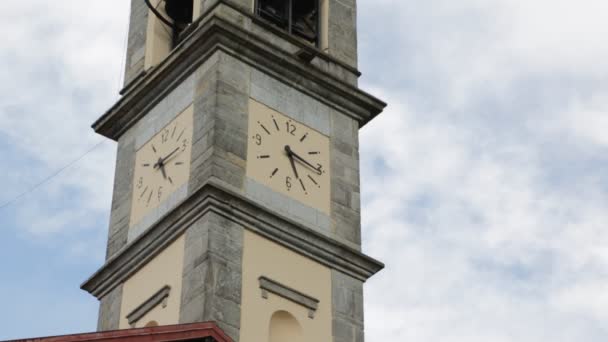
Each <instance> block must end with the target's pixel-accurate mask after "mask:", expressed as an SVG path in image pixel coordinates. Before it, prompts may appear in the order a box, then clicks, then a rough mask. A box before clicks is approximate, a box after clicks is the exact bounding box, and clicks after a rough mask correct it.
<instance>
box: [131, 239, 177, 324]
mask: <svg viewBox="0 0 608 342" xmlns="http://www.w3.org/2000/svg"><path fill="white" fill-rule="evenodd" d="M185 241H186V240H185V237H184V236H183V235H182V236H181V237H180V238H178V239H177V240H175V241H174V242H173V243H172V244H171V245H169V246H168V247H167V248H166V249H165V250H164V251H162V252H161V253H160V254H159V255H157V256H156V257H155V258H154V259H152V261H150V262H149V263H148V264H147V265H146V266H144V267H143V268H142V269H141V270H139V271H138V272H137V273H136V274H134V275H133V276H131V278H129V279H128V280H127V281H126V282H125V283H124V285H123V293H122V303H121V308H120V329H126V328H129V327H130V326H129V322H128V321H127V315H128V314H130V313H131V312H132V311H133V310H134V309H136V308H137V307H138V306H140V305H141V304H142V303H144V302H145V301H147V300H148V299H149V298H150V297H152V296H153V295H154V294H155V293H157V292H158V291H159V290H160V289H162V288H163V287H164V286H167V285H168V286H170V287H171V292H170V294H169V298H168V299H167V306H166V307H164V308H163V307H162V305H158V306H157V307H155V308H154V309H153V310H151V311H150V312H148V313H147V314H146V315H145V316H144V317H143V318H142V319H140V320H139V321H138V322H137V324H136V325H135V327H137V328H140V327H143V326H145V325H146V324H147V323H148V322H149V321H152V320H153V321H156V322H158V323H159V324H160V325H169V324H177V323H179V306H180V302H181V293H182V269H183V263H184V247H185Z"/></svg>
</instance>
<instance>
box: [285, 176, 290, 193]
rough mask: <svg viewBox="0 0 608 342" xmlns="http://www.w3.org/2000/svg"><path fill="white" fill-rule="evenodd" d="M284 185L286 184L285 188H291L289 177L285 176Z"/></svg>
mask: <svg viewBox="0 0 608 342" xmlns="http://www.w3.org/2000/svg"><path fill="white" fill-rule="evenodd" d="M285 186H287V190H288V191H289V190H291V177H287V178H285Z"/></svg>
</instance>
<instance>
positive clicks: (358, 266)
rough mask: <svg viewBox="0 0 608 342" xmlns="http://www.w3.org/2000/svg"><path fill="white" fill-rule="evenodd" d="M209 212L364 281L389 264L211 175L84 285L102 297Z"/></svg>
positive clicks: (93, 293)
mask: <svg viewBox="0 0 608 342" xmlns="http://www.w3.org/2000/svg"><path fill="white" fill-rule="evenodd" d="M210 213H215V214H217V215H220V216H221V217H223V218H225V219H227V220H230V221H233V222H235V223H238V224H239V225H241V226H243V227H245V229H248V230H251V231H253V232H255V233H257V234H259V235H261V236H264V237H265V238H267V239H269V240H272V241H275V242H276V243H279V244H281V245H283V246H285V247H287V248H289V249H291V250H293V251H295V252H297V253H299V254H301V255H305V256H307V257H309V258H311V259H313V260H315V261H317V262H319V263H321V264H323V265H326V266H328V267H330V268H332V269H336V270H339V271H341V272H343V273H345V274H347V275H350V276H352V277H353V278H355V279H359V280H361V281H366V280H367V279H369V278H370V277H371V276H373V275H374V274H376V273H377V272H379V271H380V270H382V269H383V268H384V264H382V263H381V262H379V261H377V260H375V259H373V258H371V257H369V256H367V255H365V254H363V253H361V252H360V251H358V250H355V249H353V248H351V247H349V246H347V245H345V244H342V243H340V242H338V241H336V240H334V239H331V238H329V237H326V236H324V235H322V234H319V233H317V232H316V231H314V230H313V229H311V228H310V227H307V226H305V225H303V224H301V223H297V222H295V221H293V220H290V219H289V218H286V217H285V216H283V215H281V214H279V213H276V212H274V211H273V210H272V209H269V208H266V207H263V206H261V205H260V204H257V203H255V202H253V201H251V200H250V199H248V198H246V197H244V196H242V195H241V194H239V193H238V192H236V191H233V190H232V189H230V186H229V185H226V184H225V183H224V182H222V181H220V180H217V179H213V178H211V179H210V180H209V181H208V182H207V183H205V184H203V185H202V186H201V187H200V188H199V189H198V190H196V191H194V192H193V194H192V196H190V197H188V198H187V199H186V200H184V201H183V202H182V203H181V204H179V205H178V206H177V207H176V208H175V209H174V210H172V211H171V212H170V213H169V214H167V215H166V216H164V217H163V218H161V219H160V220H159V221H158V222H157V223H156V224H155V225H154V226H152V227H150V228H149V229H148V230H147V231H146V232H145V233H143V234H142V235H141V236H139V237H138V238H137V239H135V240H134V241H133V242H131V243H130V244H128V245H126V246H124V247H123V248H122V250H121V251H120V252H118V253H117V254H116V255H114V256H113V257H112V258H110V259H109V260H107V262H106V263H105V264H104V265H103V266H102V267H101V269H99V270H98V271H97V272H96V273H95V274H93V275H92V276H91V277H90V278H89V279H88V280H86V281H85V282H84V283H83V284H82V285H81V288H82V289H83V290H85V291H87V292H89V293H91V294H92V295H94V296H95V297H97V298H99V299H101V298H102V297H103V296H105V295H106V294H108V293H109V292H110V291H112V290H113V289H114V288H115V287H116V286H118V285H120V284H121V283H123V282H124V281H125V280H126V279H128V278H129V277H130V276H131V275H132V274H134V273H136V272H137V271H138V270H139V269H141V267H143V266H144V265H146V263H148V262H149V261H150V260H151V259H153V258H154V257H155V256H156V255H157V254H158V253H160V252H161V251H162V250H163V249H165V248H166V247H167V246H168V245H169V244H171V242H173V241H175V240H176V239H177V238H178V237H179V236H181V235H182V234H183V233H184V232H185V231H186V230H187V229H188V228H189V227H190V226H192V225H193V224H194V223H195V222H196V221H197V220H199V219H200V218H203V217H204V216H205V215H208V214H210Z"/></svg>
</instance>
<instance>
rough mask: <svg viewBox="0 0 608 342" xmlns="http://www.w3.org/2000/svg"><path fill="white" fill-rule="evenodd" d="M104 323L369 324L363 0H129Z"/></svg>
mask: <svg viewBox="0 0 608 342" xmlns="http://www.w3.org/2000/svg"><path fill="white" fill-rule="evenodd" d="M130 20H131V22H130V28H129V44H128V50H127V57H126V76H125V87H124V89H123V90H122V91H121V94H122V95H123V97H122V98H121V99H120V100H119V101H118V102H117V103H116V104H115V105H114V106H113V107H112V108H110V109H109V110H108V111H107V112H106V113H105V114H104V115H103V116H102V117H101V118H99V119H98V120H97V121H96V122H95V123H94V124H93V128H94V129H95V131H96V132H98V133H99V134H101V135H104V136H106V137H108V138H110V139H112V140H115V141H117V142H118V155H117V164H116V174H115V184H114V195H113V201H112V210H111V218H110V226H109V235H108V244H107V259H106V262H105V264H104V265H103V266H102V267H101V269H100V270H99V271H97V272H96V273H95V274H94V275H93V276H91V278H90V279H88V280H87V281H86V282H85V283H84V284H83V285H82V288H83V289H85V290H86V291H88V292H89V293H91V294H92V295H94V296H95V297H97V298H98V299H99V300H100V302H101V304H100V310H99V326H98V329H99V330H110V329H124V328H129V327H144V326H154V325H169V324H179V323H191V322H204V321H216V322H217V323H218V325H219V326H220V327H221V328H222V329H223V330H224V331H225V332H226V333H227V334H228V335H230V336H231V337H232V338H233V339H234V340H235V341H242V342H266V341H268V342H284V341H290V342H298V341H300V342H304V341H324V342H325V341H333V342H346V341H348V342H355V341H363V283H364V282H365V281H366V280H367V279H369V278H370V277H371V276H372V275H374V274H375V273H376V272H378V271H380V270H381V269H382V268H383V265H382V263H380V262H378V261H376V260H374V259H372V258H370V257H368V256H366V255H365V254H363V253H362V251H361V220H360V218H361V208H360V199H359V194H360V183H359V179H360V174H359V154H358V153H359V152H358V151H359V145H358V132H359V129H360V128H361V127H362V126H363V125H365V124H366V123H367V122H369V121H370V120H371V119H372V118H374V117H375V116H376V115H378V114H379V113H380V112H381V111H382V110H383V108H384V107H385V104H384V103H383V102H382V101H380V100H378V99H376V98H374V97H372V96H371V95H369V94H367V93H365V92H363V91H361V90H360V89H359V88H358V86H357V79H358V77H359V76H360V73H359V71H358V70H357V27H356V1H355V0H131V18H130Z"/></svg>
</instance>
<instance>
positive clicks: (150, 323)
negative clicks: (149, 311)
mask: <svg viewBox="0 0 608 342" xmlns="http://www.w3.org/2000/svg"><path fill="white" fill-rule="evenodd" d="M157 326H158V322H157V321H150V322H148V323H147V324H146V325H145V326H144V328H152V327H157Z"/></svg>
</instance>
